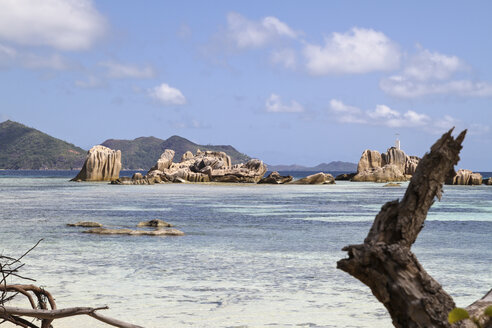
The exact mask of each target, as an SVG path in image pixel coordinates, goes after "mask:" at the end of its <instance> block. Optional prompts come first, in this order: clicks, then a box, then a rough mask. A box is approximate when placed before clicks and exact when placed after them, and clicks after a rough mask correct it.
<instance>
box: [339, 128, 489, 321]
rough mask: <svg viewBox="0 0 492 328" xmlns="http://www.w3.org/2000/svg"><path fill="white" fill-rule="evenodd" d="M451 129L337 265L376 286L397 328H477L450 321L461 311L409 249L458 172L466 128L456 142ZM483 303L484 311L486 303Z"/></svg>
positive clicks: (380, 299)
mask: <svg viewBox="0 0 492 328" xmlns="http://www.w3.org/2000/svg"><path fill="white" fill-rule="evenodd" d="M452 131H453V130H452V129H451V130H450V131H449V132H447V133H445V134H444V135H443V136H442V137H441V138H440V139H439V140H438V141H437V142H436V143H435V144H434V145H433V146H432V147H431V151H430V153H427V154H426V155H425V156H424V157H423V158H422V160H421V161H420V163H419V165H418V167H417V170H416V172H415V174H414V175H413V177H412V179H411V181H410V184H409V185H408V188H407V191H406V193H405V196H404V197H403V199H402V200H401V201H399V200H394V201H390V202H388V203H386V204H384V205H383V207H382V208H381V211H380V212H379V214H378V215H377V216H376V218H375V220H374V223H373V225H372V227H371V229H370V231H369V234H368V235H367V237H366V238H365V240H364V243H363V244H360V245H349V246H346V247H344V248H343V250H344V251H347V252H348V258H346V259H342V260H340V261H338V263H337V268H339V269H341V270H343V271H345V272H347V273H349V274H350V275H352V276H354V277H355V278H357V279H359V280H360V281H361V282H363V283H364V284H366V285H367V286H369V287H370V288H371V291H372V293H373V294H374V296H376V298H377V299H378V300H379V301H380V302H381V303H383V304H384V306H385V307H386V309H387V310H388V312H389V314H390V315H391V318H392V320H393V325H394V326H395V327H399V328H413V327H419V328H430V327H473V326H468V325H469V323H467V322H459V323H456V324H454V325H451V324H449V323H448V314H449V312H450V311H451V310H452V309H453V308H455V307H456V305H455V303H454V301H453V298H452V297H451V296H450V295H449V294H448V293H446V292H445V291H444V289H443V288H442V287H441V285H440V284H439V283H438V282H437V281H436V280H434V279H433V278H432V277H431V276H430V275H429V274H428V273H427V272H426V271H425V270H424V268H423V267H422V265H421V264H420V263H419V262H418V260H417V257H416V256H415V255H414V254H413V253H412V252H411V250H410V248H411V246H412V244H413V243H414V242H415V240H416V239H417V236H418V234H419V232H420V231H421V230H422V228H423V226H424V221H425V218H426V217H427V212H428V210H429V208H430V207H431V206H432V204H433V203H434V200H435V198H436V197H437V198H438V199H439V200H440V199H441V194H442V185H443V183H444V181H445V180H446V178H448V177H452V176H454V174H455V172H454V165H456V163H458V161H459V152H460V150H461V148H462V146H461V144H462V142H463V139H464V138H465V134H466V130H465V131H463V132H461V133H460V134H459V135H458V137H456V139H454V138H453V137H452V136H451V132H452ZM491 292H492V290H491ZM491 292H489V293H488V295H489V297H490V298H492V295H491ZM482 303H483V304H482V306H483V308H485V303H486V302H482ZM474 304H475V303H474ZM488 304H489V305H490V304H491V303H488ZM469 310H470V312H472V309H471V308H469ZM472 315H473V313H472ZM488 324H489V325H490V324H491V323H490V320H489V323H488ZM486 327H489V326H487V325H486Z"/></svg>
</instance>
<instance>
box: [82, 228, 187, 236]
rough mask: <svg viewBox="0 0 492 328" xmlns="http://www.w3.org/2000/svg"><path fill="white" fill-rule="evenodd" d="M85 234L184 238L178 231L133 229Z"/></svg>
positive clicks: (94, 230)
mask: <svg viewBox="0 0 492 328" xmlns="http://www.w3.org/2000/svg"><path fill="white" fill-rule="evenodd" d="M84 232H85V233H93V234H98V235H130V236H184V232H182V231H180V230H178V229H156V230H132V229H109V228H93V229H89V230H85V231H84Z"/></svg>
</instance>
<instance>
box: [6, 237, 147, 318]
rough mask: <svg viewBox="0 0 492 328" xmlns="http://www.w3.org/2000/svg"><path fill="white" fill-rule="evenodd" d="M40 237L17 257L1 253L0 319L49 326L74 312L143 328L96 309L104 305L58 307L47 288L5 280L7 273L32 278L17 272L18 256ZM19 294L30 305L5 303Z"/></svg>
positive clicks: (103, 308)
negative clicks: (108, 315) (96, 306)
mask: <svg viewBox="0 0 492 328" xmlns="http://www.w3.org/2000/svg"><path fill="white" fill-rule="evenodd" d="M41 241H42V239H41V240H40V241H38V242H37V243H36V245H34V246H33V247H32V248H30V249H29V250H28V251H27V252H25V253H24V254H23V255H21V256H20V257H19V258H12V257H9V256H3V255H0V292H1V294H0V320H3V321H2V322H5V321H7V322H11V323H13V324H15V325H17V326H20V327H24V328H40V327H41V328H50V327H52V326H51V323H52V322H53V320H55V319H60V318H65V317H70V316H76V315H89V316H91V317H93V318H94V319H96V320H99V321H102V322H104V323H107V324H109V325H112V326H115V327H120V328H142V327H141V326H136V325H133V324H130V323H127V322H124V321H121V320H117V319H113V318H110V317H106V316H104V315H102V314H99V313H98V312H96V311H98V310H105V309H108V307H107V306H104V307H99V308H91V307H76V308H66V309H57V308H56V302H55V299H54V297H53V296H52V295H51V294H50V293H49V292H48V291H47V290H45V289H43V288H40V287H38V286H35V285H23V284H7V280H8V278H9V277H16V278H19V279H24V280H31V281H35V280H33V279H31V278H26V277H22V276H21V275H19V274H18V271H19V269H20V268H22V267H23V266H24V264H22V263H20V260H21V259H22V258H24V257H25V256H26V255H27V254H28V253H29V252H31V251H32V250H33V249H34V248H36V246H38V245H39V243H40V242H41ZM18 295H22V296H24V297H25V298H26V299H27V300H28V301H29V304H30V306H31V309H26V308H19V307H11V306H7V305H6V304H7V303H8V302H10V301H11V300H12V299H14V298H15V297H16V296H18ZM36 301H37V302H36ZM48 306H49V307H48ZM23 317H32V318H37V319H40V320H41V326H38V325H36V324H34V323H32V322H30V321H28V320H26V319H24V318H23ZM0 324H1V322H0Z"/></svg>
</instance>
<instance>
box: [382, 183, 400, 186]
mask: <svg viewBox="0 0 492 328" xmlns="http://www.w3.org/2000/svg"><path fill="white" fill-rule="evenodd" d="M383 187H401V184H399V183H394V182H390V183H387V184H385V185H384V186H383Z"/></svg>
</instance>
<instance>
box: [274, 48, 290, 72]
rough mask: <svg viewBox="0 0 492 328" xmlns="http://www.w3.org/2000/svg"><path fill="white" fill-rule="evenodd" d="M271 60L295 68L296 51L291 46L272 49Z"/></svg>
mask: <svg viewBox="0 0 492 328" xmlns="http://www.w3.org/2000/svg"><path fill="white" fill-rule="evenodd" d="M270 60H271V61H272V63H274V64H279V65H282V66H284V67H285V68H289V69H294V68H296V65H297V57H296V53H295V51H294V50H293V49H289V48H286V49H281V50H275V51H272V53H271V55H270Z"/></svg>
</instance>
